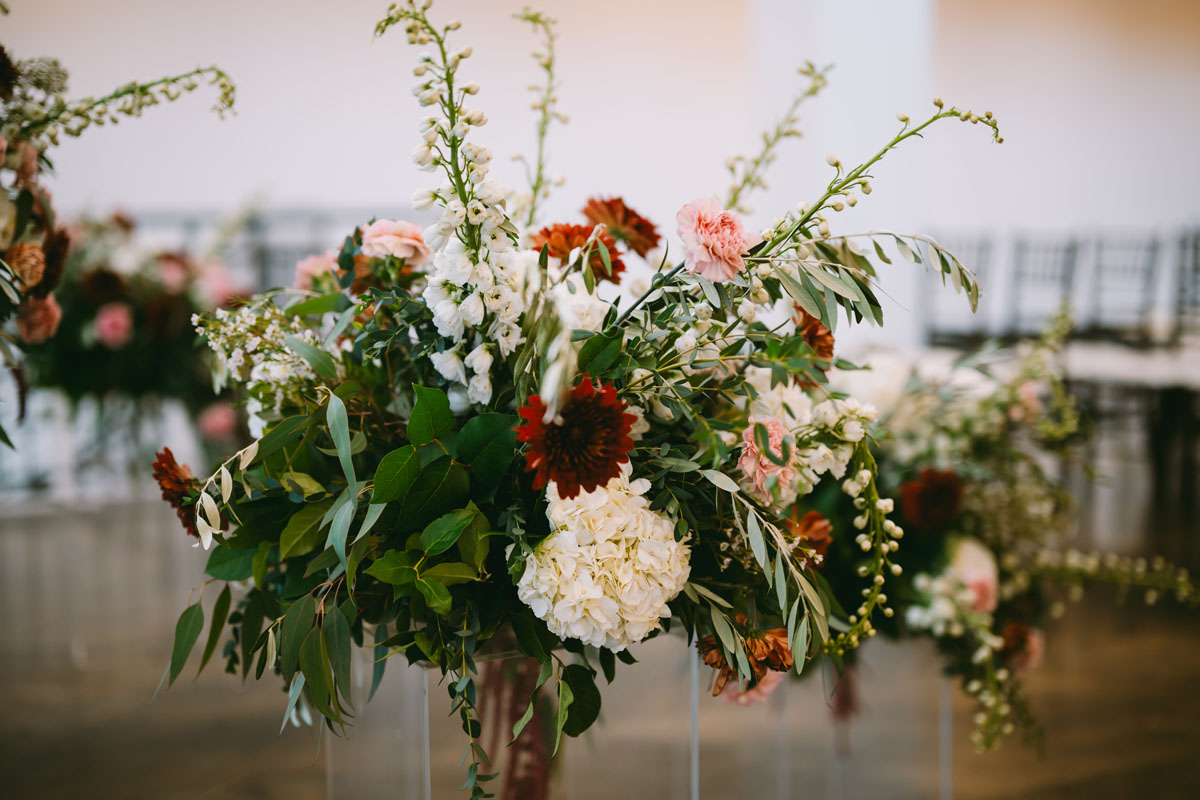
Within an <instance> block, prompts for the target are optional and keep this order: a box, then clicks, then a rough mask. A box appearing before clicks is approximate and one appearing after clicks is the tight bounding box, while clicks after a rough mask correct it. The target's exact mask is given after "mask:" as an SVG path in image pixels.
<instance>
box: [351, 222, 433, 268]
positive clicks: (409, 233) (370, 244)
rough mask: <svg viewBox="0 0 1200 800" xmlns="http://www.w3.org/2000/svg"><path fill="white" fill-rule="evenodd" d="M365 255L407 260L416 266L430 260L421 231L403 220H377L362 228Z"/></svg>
mask: <svg viewBox="0 0 1200 800" xmlns="http://www.w3.org/2000/svg"><path fill="white" fill-rule="evenodd" d="M362 239H363V243H362V251H363V255H365V256H368V257H370V258H386V257H388V256H395V257H396V258H403V259H407V260H408V262H409V264H410V265H412V266H416V265H418V264H421V263H423V262H424V261H425V260H426V259H428V258H429V248H428V247H427V246H426V245H425V239H424V238H423V237H422V235H421V229H420V228H419V227H417V226H416V225H414V224H413V223H411V222H405V221H404V220H402V219H377V220H375V221H374V222H372V223H371V224H369V225H365V226H363V228H362Z"/></svg>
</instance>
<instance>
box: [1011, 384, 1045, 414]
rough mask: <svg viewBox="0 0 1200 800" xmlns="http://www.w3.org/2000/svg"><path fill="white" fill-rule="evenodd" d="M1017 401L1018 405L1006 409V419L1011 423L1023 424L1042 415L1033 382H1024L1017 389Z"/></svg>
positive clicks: (1038, 396) (1039, 396)
mask: <svg viewBox="0 0 1200 800" xmlns="http://www.w3.org/2000/svg"><path fill="white" fill-rule="evenodd" d="M1017 400H1018V401H1020V404H1019V405H1015V406H1011V407H1010V408H1009V409H1008V417H1009V419H1011V420H1012V421H1013V422H1024V421H1025V420H1027V419H1033V418H1034V417H1036V416H1037V415H1038V414H1040V413H1042V398H1041V394H1040V393H1039V392H1038V385H1037V383H1035V382H1034V381H1025V382H1024V383H1022V384H1021V385H1020V386H1018V387H1017Z"/></svg>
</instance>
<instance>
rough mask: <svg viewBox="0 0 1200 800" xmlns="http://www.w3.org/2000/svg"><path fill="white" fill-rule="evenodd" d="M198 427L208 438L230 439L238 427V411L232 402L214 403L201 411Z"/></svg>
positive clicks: (197, 421) (197, 422)
mask: <svg viewBox="0 0 1200 800" xmlns="http://www.w3.org/2000/svg"><path fill="white" fill-rule="evenodd" d="M196 427H198V428H199V429H200V434H201V435H202V436H204V438H206V439H228V438H230V437H231V436H233V433H234V431H235V430H236V429H237V412H236V411H234V410H233V405H232V404H230V403H226V402H217V403H213V404H212V405H210V406H209V407H208V408H206V409H204V410H203V411H201V412H200V416H199V418H198V419H197V420H196Z"/></svg>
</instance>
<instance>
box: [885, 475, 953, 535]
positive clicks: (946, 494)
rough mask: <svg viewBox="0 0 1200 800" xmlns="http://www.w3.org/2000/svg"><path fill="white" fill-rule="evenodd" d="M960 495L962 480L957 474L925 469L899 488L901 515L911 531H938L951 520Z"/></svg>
mask: <svg viewBox="0 0 1200 800" xmlns="http://www.w3.org/2000/svg"><path fill="white" fill-rule="evenodd" d="M962 494H963V486H962V480H960V479H959V477H958V476H957V475H956V474H954V473H953V472H950V471H948V470H946V471H943V470H936V469H925V470H922V472H921V474H920V475H918V476H917V477H916V478H914V479H913V480H910V481H908V482H906V483H905V484H904V485H902V486H901V487H900V512H901V513H902V514H903V515H904V520H905V522H907V523H908V524H909V525H912V526H913V527H914V528H918V529H921V530H937V529H938V528H943V527H945V526H946V525H949V524H950V523H951V522H953V521H954V518H955V517H956V516H957V515H958V509H959V507H960V506H961V505H962Z"/></svg>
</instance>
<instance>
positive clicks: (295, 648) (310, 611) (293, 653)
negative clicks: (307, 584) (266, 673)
mask: <svg viewBox="0 0 1200 800" xmlns="http://www.w3.org/2000/svg"><path fill="white" fill-rule="evenodd" d="M316 614H317V612H316V605H315V603H314V601H313V596H312V595H311V594H306V595H304V596H303V597H301V598H300V599H299V600H297V601H296V602H295V603H292V605H291V607H290V608H288V610H287V613H285V614H284V615H283V622H282V623H280V626H279V668H280V670H282V672H283V675H284V677H287V676H289V675H291V674H292V673H294V672H295V671H296V665H297V663H298V659H299V657H300V645H301V644H303V642H304V638H305V637H306V636H308V632H309V631H310V630H312V626H313V620H314V619H316Z"/></svg>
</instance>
